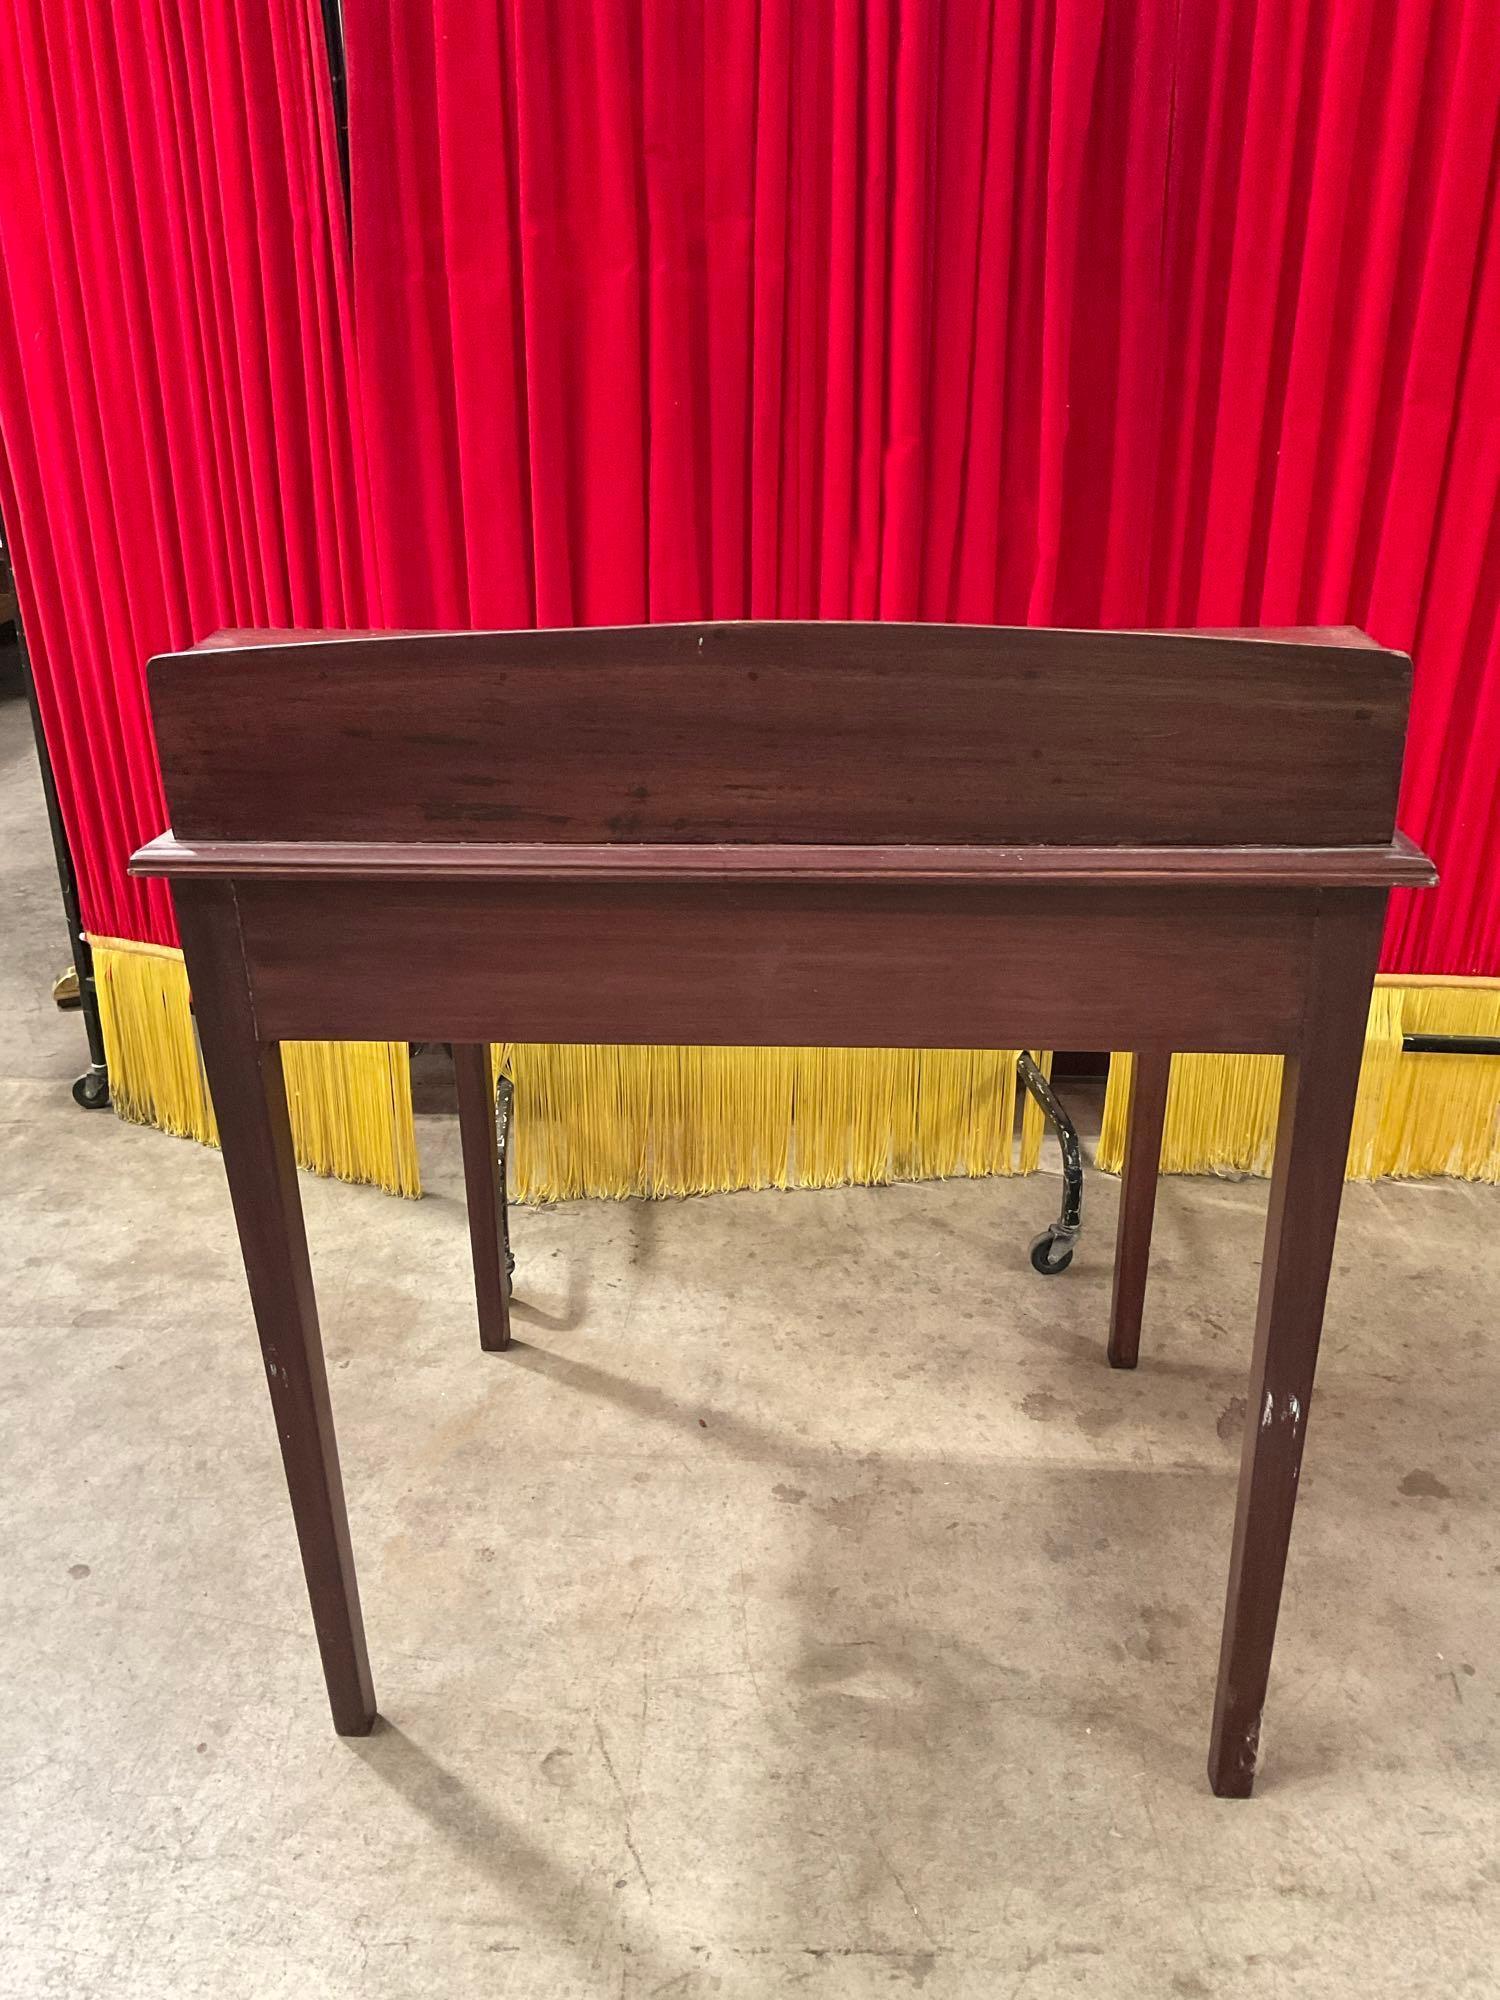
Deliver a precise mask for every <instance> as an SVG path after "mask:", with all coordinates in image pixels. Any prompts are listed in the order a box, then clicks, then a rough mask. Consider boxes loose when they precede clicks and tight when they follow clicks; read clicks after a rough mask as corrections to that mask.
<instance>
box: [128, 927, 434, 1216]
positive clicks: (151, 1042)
mask: <svg viewBox="0 0 1500 2000" xmlns="http://www.w3.org/2000/svg"><path fill="white" fill-rule="evenodd" d="M90 942H91V943H92V945H93V950H94V973H95V977H96V980H97V982H98V989H99V1014H100V1020H101V1024H102V1026H103V1029H104V1046H105V1053H106V1055H107V1057H108V1060H109V1088H110V1097H111V1100H112V1101H113V1104H114V1107H115V1109H116V1111H117V1112H118V1113H119V1114H120V1116H121V1117H122V1118H125V1119H128V1120H129V1121H130V1122H131V1123H132V1124H135V1125H155V1126H157V1127H159V1128H160V1130H162V1131H164V1132H173V1133H176V1134H177V1135H179V1136H180V1137H184V1138H190V1139H198V1140H201V1141H202V1142H203V1143H204V1144H205V1145H209V1146H216V1145H217V1144H218V1143H219V1134H218V1128H217V1126H216V1125H215V1123H214V1112H213V1105H212V1104H211V1103H210V1101H209V1096H208V1087H207V1084H206V1083H205V1081H204V1076H203V1065H202V1062H201V1060H200V1059H199V1055H198V1038H197V1036H196V1034H195V1033H194V1029H193V1017H192V1013H191V1010H190V1008H189V1006H188V982H187V973H186V971H185V969H184V967H183V963H182V953H181V952H180V951H174V950H171V949H169V948H168V947H167V946H165V945H153V944H137V943H136V942H135V941H134V940H132V939H130V938H103V937H96V938H93V939H91V940H90ZM281 1054H282V1067H283V1070H284V1073H285V1076H286V1089H287V1104H288V1108H289V1110H290V1113H291V1125H292V1139H293V1143H294V1144H295V1146H296V1149H297V1160H298V1163H299V1165H301V1166H304V1167H309V1168H311V1169H312V1171H313V1172H314V1173H319V1174H332V1175H336V1176H337V1177H338V1178H339V1179H340V1180H346V1181H367V1182H371V1183H373V1184H374V1185H375V1186H376V1187H382V1188H384V1189H385V1190H386V1191H387V1192H388V1193H390V1194H404V1195H418V1194H420V1193H421V1192H422V1182H421V1175H420V1172H419V1170H418V1166H417V1142H416V1133H415V1130H414V1128H413V1125H412V1113H411V1071H410V1066H409V1064H408V1062H407V1052H406V1044H405V1043H404V1042H286V1043H284V1044H283V1046H282V1052H281Z"/></svg>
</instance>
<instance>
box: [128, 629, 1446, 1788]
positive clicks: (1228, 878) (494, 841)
mask: <svg viewBox="0 0 1500 2000" xmlns="http://www.w3.org/2000/svg"><path fill="white" fill-rule="evenodd" d="M1409 678H1410V664H1409V662H1408V661H1407V660H1406V659H1405V658H1404V656H1402V655H1400V654H1396V653H1388V652H1384V651H1382V650H1380V649H1379V648H1377V647H1375V646H1374V645H1373V644H1372V643H1371V642H1370V641H1369V640H1368V639H1365V638H1364V637H1363V636H1362V635H1361V634H1358V633H1352V632H1347V631H1337V632H1297V633H1283V634H1278V635H1276V636H1274V637H1267V636H1266V635H1264V634H1260V635H1254V634H1238V635H1236V634H1219V635H1202V634H1150V633H1134V634H1132V633H1102V634H1092V633H1081V632H1044V631H1026V630H993V629H989V628H980V627H956V626H930V625H911V626H901V625H810V624H758V623H751V624H737V625H678V626H656V627H639V628H624V629H616V630H592V631H569V632H511V633H466V634H429V635H396V636H385V637H379V638H376V637H365V636H360V637H354V638H344V639H338V640H330V639H328V638H326V637H323V636H318V637H315V638H313V639H312V640H311V641H304V642H298V641H297V640H296V639H295V638H294V636H293V635H289V634H262V635H250V634H241V635H228V639H227V641H220V642H216V643H214V644H211V646H210V647H209V648H207V649H200V650H198V651H195V652H192V653H183V654H172V655H169V656H167V657H165V658H162V659H159V660H155V661H153V662H152V666H151V695H152V703H153V707H154V710H155V715H156V727H157V740H158V744H159V747H160V753H161V762H162V769H163V773H164V776H165V781H166V790H167V798H168V802H169V805H170V808H171V814H172V827H173V830H172V832H171V833H169V834H165V835H163V836H162V837H161V838H160V839H158V840H155V841H152V842H151V843H150V845H149V846H147V847H144V848H142V849H141V851H140V852H139V853H138V854H137V855H136V856H135V859H134V861H133V863H132V866H133V868H134V870H135V872H136V873H138V874H153V875H165V876H168V877H169V878H170V879H171V880H172V882H173V884H174V887H175V891H176V900H177V910H178V916H179V920H180V923H181V928H182V940H183V948H184V952H185V954H186V959H187V969H188V976H189V979H190V981H191V985H192V990H193V997H194V1004H195V1009H196V1014H197V1021H198V1029H199V1035H200V1039H201V1042H202V1049H203V1061H204V1067H205V1070H206V1073H207V1077H208V1082H209V1087H210V1089H211V1091H212V1094H213V1100H214V1106H215V1109H216V1111H217V1114H218V1121H219V1131H220V1135H221V1138H222V1140H223V1147H224V1165H225V1169H226V1171H227V1173H228V1176H229V1186H230V1192H231V1195H232V1197H233V1201H234V1210H235V1217H236V1221H237V1223H238V1226H239V1234H240V1243H241V1247H242V1249H243V1252H244V1259H245V1268H246V1272H247V1275H248V1278H249V1284H250V1294H251V1300H252V1303H253V1305H254V1310H255V1319H256V1325H257V1327H258V1329H259V1333H260V1340H261V1346H262V1349H263V1352H264V1358H265V1366H266V1375H267V1379H268V1381H269V1383H270V1389H271V1401H272V1405H273V1408H274V1411H275V1417H276V1426H277V1430H278V1433H279V1435H280V1438H281V1448H282V1455H283V1458H284V1460H285V1465H286V1474H287V1483H288V1486H289V1487H290V1490H291V1500H292V1511H293V1515H294V1517H295V1519H296V1524H297V1534H298V1538H299V1540H300V1542H301V1546H302V1560H303V1565H304V1568H305V1570H306V1574H307V1585H308V1592H309V1595H310V1597H311V1599H312V1610H313V1620H314V1624H315V1626H316V1628H317V1635H318V1644H319V1647H320V1649H321V1651H322V1657H323V1671H324V1674H325V1676H326V1679H327V1683H328V1695H329V1700H330V1702H331V1704H332V1708H333V1718H334V1724H335V1726H336V1728H338V1729H339V1730H340V1731H341V1732H343V1733H344V1734H347V1735H359V1734H362V1733H363V1732H365V1731H367V1730H368V1729H369V1727H370V1725H371V1723H372V1721H373V1720H374V1716H375V1695H374V1690H373V1687H372V1684H371V1679H370V1668H369V1662H368V1659H367V1657H366V1652H365V1640H364V1631H363V1626H362V1623H361V1619H360V1610H359V1597H358V1592H357V1588H356V1584H355V1578H354V1562H353V1557H352V1555H351V1553H350V1545H349V1529H348V1522H347V1519H346V1516H345V1511H344V1496H343V1488H342V1484H341V1481H340V1476H339V1465H338V1453H337V1448H336V1446H335V1443H334V1434H333V1422H332V1417H331V1414H330V1410H329V1399H328V1384H327V1379H326V1376H325V1372H324V1363H323V1353H322V1347H321V1343H320V1339H319V1334H318V1322H317V1313H316V1308H315V1305H314V1300H313V1290H312V1281H311V1275H310V1271H309V1266H308V1256H307V1246H306V1240H305V1237H304V1234H303V1225H302V1214H301V1207H300V1202H299V1199H298V1192H297V1176H296V1170H295V1165H294V1161H293V1157H292V1147H291V1141H290V1137H289V1134H288V1125H287V1111H286V1099H285V1093H284V1090H283V1086H282V1075H281V1060H280V1051H279V1047H278V1044H279V1043H280V1042H281V1041H283V1040H323V1039H339V1038H343V1037H347V1038H351V1039H357V1040H364V1039H370V1040H382V1041H385V1040H406V1039H412V1040H424V1041H447V1042H452V1043H454V1044H455V1045H456V1052H457V1053H458V1055H459V1062H460V1084H461V1108H462V1115H463V1119H464V1128H465V1130H464V1138H465V1148H464V1151H465V1163H466V1171H467V1174H468V1179H469V1194H470V1204H471V1218H472V1220H473V1225H474V1238H475V1248H476V1252H477V1253H478V1256H477V1268H478V1272H479V1279H480V1310H481V1326H482V1329H483V1337H484V1341H485V1344H486V1345H489V1346H503V1345H504V1343H505V1340H506V1337H507V1329H506V1320H505V1313H506V1301H505V1281H504V1274H503V1272H501V1271H500V1268H499V1263H498V1255H497V1253H496V1250H495V1228H494V1221H495V1203H496V1201H497V1200H498V1199H499V1198H500V1194H501V1191H500V1190H499V1189H498V1188H497V1187H496V1186H495V1185H494V1181H495V1170H494V1166H493V1161H494V1147H493V1143H492V1141H493V1130H492V1127H489V1120H490V1118H491V1116H492V1113H493V1097H492V1094H491V1092H490V1087H489V1071H488V1066H487V1057H486V1055H485V1053H484V1048H485V1044H486V1043H488V1042H490V1041H548V1042H641V1043H662V1042H666V1043H672V1042H677V1043H727V1044H738V1045H744V1044H756V1043H767V1044H792V1045H802V1046H808V1045H812V1046H818V1045H822V1046H834V1047H838V1046H845V1047H853V1046H871V1047H938V1048H984V1047H992V1048H1009V1047H1015V1046H1018V1045H1031V1046H1048V1047H1055V1046H1060V1045H1067V1046H1074V1047H1085V1048H1088V1047H1095V1048H1110V1047H1115V1048H1120V1047H1126V1048H1131V1049H1133V1050H1135V1051H1136V1052H1137V1063H1136V1070H1135V1078H1136V1081H1135V1086H1134V1095H1133V1104H1132V1114H1131V1115H1132V1126H1131V1136H1130V1139H1129V1142H1128V1147H1127V1165H1126V1179H1125V1187H1124V1191H1123V1195H1122V1201H1121V1223H1120V1244H1119V1254H1118V1261H1117V1268H1116V1285H1115V1300H1114V1309H1113V1317H1112V1325H1111V1330H1110V1345H1109V1358H1110V1360H1111V1361H1112V1362H1114V1363H1115V1365H1116V1366H1121V1367H1130V1366H1133V1365H1134V1363H1135V1359H1136V1347H1137V1338H1138V1331H1139V1324H1140V1308H1141V1295H1142V1291H1143V1288H1144V1283H1145V1273H1146V1260H1147V1252H1148V1247H1149V1236H1150V1226H1151V1210H1152V1201H1153V1194H1154V1187H1155V1179H1156V1171H1157V1164H1158V1157H1159V1149H1160V1141H1161V1119H1162V1109H1163V1104H1164V1101H1165V1088H1166V1065H1167V1060H1168V1057H1169V1055H1170V1053H1171V1052H1172V1051H1173V1050H1208V1051H1212V1050H1230V1051H1235V1050H1238V1051H1244V1052H1256V1051H1266V1052H1278V1051H1279V1052H1281V1053H1284V1054H1285V1055H1286V1056H1287V1057H1288V1058H1289V1060H1288V1062H1287V1064H1286V1067H1285V1081H1284V1084H1283V1087H1282V1099H1281V1122H1280V1127H1279V1131H1278V1137H1277V1148H1276V1166H1275V1174H1274V1179H1273V1181H1272V1187H1271V1201H1270V1215H1269V1220H1268V1222H1267V1229H1266V1254H1265V1262H1264V1267H1263V1271H1262V1276H1261V1289H1260V1306H1259V1313H1258V1317H1257V1324H1256V1329H1255V1344H1254V1352H1253V1356H1252V1359H1251V1367H1250V1377H1251V1380H1250V1396H1249V1415H1248V1418H1247V1421H1246V1433H1245V1446H1244V1456H1243V1463H1242V1470H1241V1476H1240V1489H1239V1501H1238V1507H1237V1512H1236V1517H1235V1528H1234V1546H1233V1554H1232V1558H1231V1563H1230V1574H1229V1597H1228V1606H1227V1611H1226V1615H1225V1622H1224V1640H1223V1649H1222V1653H1221V1656H1220V1664H1219V1681H1218V1695H1217V1699H1216V1702H1215V1706H1214V1718H1213V1732H1212V1746H1211V1749H1210V1753H1209V1775H1210V1779H1211V1781H1212V1784H1213V1787H1214V1790H1215V1791H1216V1792H1219V1793H1221V1794H1226V1795H1233V1796H1241V1797H1242V1796H1245V1795H1247V1794H1248V1793H1249V1791H1250V1788H1251V1785H1252V1783H1253V1781H1254V1776H1255V1770H1256V1762H1257V1755H1258V1745H1259V1736H1260V1721H1261V1710H1262V1706H1263V1703H1264V1701H1265V1694H1266V1683H1267V1677H1268V1674H1269V1671H1270V1662H1271V1646H1272V1640H1273V1638H1274V1635H1275V1629H1276V1616H1277V1609H1278V1605H1279V1602H1280V1596H1281V1583H1282V1575H1283V1571H1284V1567H1285V1562H1286V1553H1287V1542H1288V1538H1289V1536H1290V1533H1291V1525H1292V1510H1293V1505H1294V1502H1295V1499H1296V1492H1297V1477H1298V1471H1299V1468H1300V1464H1301V1459H1302V1445H1303V1439H1304V1436H1305V1434H1306V1426H1307V1415H1308V1405H1309V1402H1310V1399H1311V1394H1312V1382H1313V1366H1314V1362H1315V1359H1316V1355H1317V1348H1318V1335H1319V1331H1320V1327H1321V1323H1322V1316H1323V1301H1324V1295H1325V1292H1326V1289H1327V1283H1328V1273H1329V1266H1330V1262H1331V1258H1332V1254H1333V1239H1334V1230H1335V1226H1336V1223H1337V1219H1338V1209H1339V1197H1340V1194H1341V1191H1342V1186H1343V1174H1344V1163H1345V1155H1346V1152H1347V1148H1348V1139H1349V1125H1350V1119H1351V1115H1352V1112H1353V1106H1354V1096H1355V1088H1356V1084H1357V1080H1358V1076H1359V1066H1360V1057H1361V1053H1362V1050H1363V1046H1364V1034H1365V1022H1366V1012H1367V1008H1368V1003H1369V997H1370V988H1371V984H1372V981H1373V978H1374V973H1375V965H1376V955H1377V952H1378V950H1379V945H1380V935H1381V925H1382V918H1383V915H1384V911H1385V902H1386V893H1387V890H1388V889H1389V887H1390V886H1391V885H1392V884H1394V883H1410V884H1420V883H1426V882H1430V881H1431V880H1432V879H1433V871H1432V868H1431V866H1430V864H1429V863H1428V862H1427V861H1426V859H1425V858H1424V857H1423V856H1422V855H1421V854H1420V853H1418V852H1417V850H1416V849H1415V848H1413V847H1412V846H1411V845H1410V843H1409V842H1407V841H1405V840H1404V839H1402V838H1401V836H1400V835H1398V834H1397V833H1396V831H1395V805H1396V788H1397V782H1398V778H1399V774H1400V768H1401V751H1402V742H1403V737H1404V734H1405V728H1406V711H1407V699H1408V691H1409ZM1043 704H1045V705H1046V707H1047V709H1048V711H1049V712H1050V713H1051V714H1052V715H1053V716H1055V717H1056V718H1057V719H1058V726H1057V727H1056V728H1053V729H1048V730H1045V731H1033V730H1031V729H1030V728H1028V726H1027V715H1028V712H1029V713H1030V714H1033V715H1034V714H1036V713H1037V712H1038V710H1039V709H1040V708H1041V707H1042V706H1043ZM487 1127H488V1128H489V1129H487Z"/></svg>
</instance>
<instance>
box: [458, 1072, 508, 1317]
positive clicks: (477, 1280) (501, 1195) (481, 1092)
mask: <svg viewBox="0 0 1500 2000" xmlns="http://www.w3.org/2000/svg"><path fill="white" fill-rule="evenodd" d="M453 1073H454V1076H455V1077H456V1079H457V1081H458V1130H459V1137H460V1139H461V1141H462V1143H463V1155H464V1193H465V1195H466V1197H467V1199H468V1204H469V1243H470V1247H471V1248H472V1250H473V1254H474V1295H475V1298H476V1300H477V1302H478V1307H479V1345H480V1346H481V1347H482V1348H484V1349H485V1350H486V1352H488V1353H495V1352H497V1351H500V1350H503V1349H504V1348H507V1347H509V1346H510V1272H509V1270H508V1268H507V1257H506V1244H507V1230H506V1215H505V1169H504V1167H503V1165H502V1163H501V1159H500V1149H499V1145H498V1142H497V1137H496V1129H495V1084H494V1079H493V1078H492V1076H491V1074H490V1051H489V1044H488V1043H487V1042H455V1043H454V1044H453Z"/></svg>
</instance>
